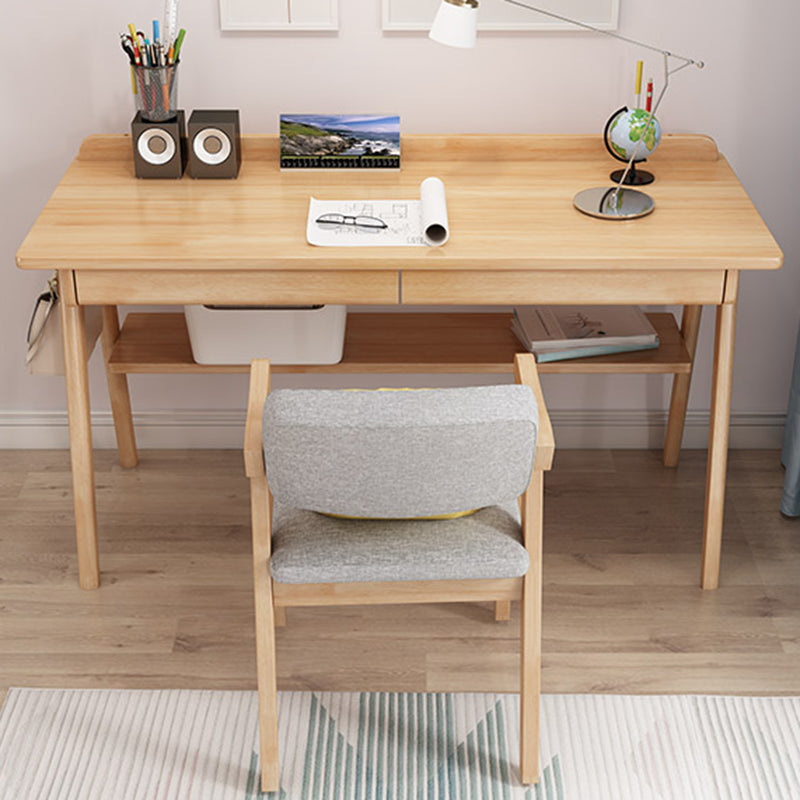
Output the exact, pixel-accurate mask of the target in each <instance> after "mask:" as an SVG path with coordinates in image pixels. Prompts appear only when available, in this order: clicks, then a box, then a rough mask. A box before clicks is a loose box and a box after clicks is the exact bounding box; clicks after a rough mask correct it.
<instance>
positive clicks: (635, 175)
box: [608, 159, 656, 186]
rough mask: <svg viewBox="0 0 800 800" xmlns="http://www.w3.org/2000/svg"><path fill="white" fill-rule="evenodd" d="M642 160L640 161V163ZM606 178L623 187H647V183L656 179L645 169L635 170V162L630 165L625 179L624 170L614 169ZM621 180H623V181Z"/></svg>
mask: <svg viewBox="0 0 800 800" xmlns="http://www.w3.org/2000/svg"><path fill="white" fill-rule="evenodd" d="M644 160H645V159H642V161H644ZM639 163H640V164H641V163H642V162H641V161H640V162H639ZM608 177H609V178H611V180H612V181H614V183H617V184H619V183H620V182H621V183H622V184H623V186H647V184H648V183H652V182H653V181H654V180H655V179H656V176H655V175H653V173H652V172H648V171H647V170H646V169H641V170H637V169H636V163H635V162H634V163H633V164H632V165H631V168H630V171H629V172H628V175H627V177H625V170H624V169H615V170H614V171H613V172H612V173H611V174H610V175H609V176H608ZM623 178H625V179H624V180H623Z"/></svg>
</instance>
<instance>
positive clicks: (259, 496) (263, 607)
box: [250, 475, 279, 792]
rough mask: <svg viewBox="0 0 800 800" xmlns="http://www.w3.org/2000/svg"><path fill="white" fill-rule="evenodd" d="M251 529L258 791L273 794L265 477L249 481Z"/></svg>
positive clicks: (274, 684)
mask: <svg viewBox="0 0 800 800" xmlns="http://www.w3.org/2000/svg"><path fill="white" fill-rule="evenodd" d="M250 511H251V515H252V526H253V589H254V596H255V606H256V607H255V611H256V673H257V678H258V734H259V748H260V749H259V753H260V756H261V791H262V792H276V791H278V789H279V775H278V675H277V668H276V666H275V606H274V603H273V600H272V576H271V575H270V574H269V562H268V560H269V554H270V544H271V533H272V513H271V498H270V495H269V490H268V489H267V479H266V476H263V475H261V476H257V477H253V478H251V479H250Z"/></svg>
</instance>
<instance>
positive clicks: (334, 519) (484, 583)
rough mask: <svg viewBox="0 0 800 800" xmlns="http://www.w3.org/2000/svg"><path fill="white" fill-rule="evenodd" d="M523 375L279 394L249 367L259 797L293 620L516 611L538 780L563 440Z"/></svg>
mask: <svg viewBox="0 0 800 800" xmlns="http://www.w3.org/2000/svg"><path fill="white" fill-rule="evenodd" d="M515 374H516V384H517V385H505V386H481V387H470V388H458V389H432V390H425V391H382V392H370V391H329V390H281V391H276V392H273V393H272V394H269V381H270V374H269V362H268V361H265V360H261V361H254V362H253V364H252V367H251V373H250V394H249V402H248V411H247V426H246V432H245V452H244V455H245V468H246V472H247V476H248V477H249V478H250V488H251V508H252V525H253V565H254V580H255V606H256V647H257V660H258V701H259V733H260V756H261V788H262V790H263V791H275V790H277V789H278V725H277V679H276V667H275V624H276V621H277V622H278V624H280V623H281V622H283V621H284V619H283V615H284V614H285V609H286V608H287V607H290V606H316V605H351V604H354V605H355V604H357V605H362V604H364V605H369V604H373V603H374V604H381V603H442V602H481V601H494V602H495V611H496V617H497V618H505V617H506V616H507V612H508V607H509V605H510V602H511V601H512V600H514V599H520V600H521V604H522V621H521V714H520V718H521V753H520V764H521V778H522V781H523V783H534V782H536V781H537V780H538V773H539V769H538V734H539V691H540V687H539V683H540V680H539V674H540V663H541V657H540V642H541V548H542V498H543V472H544V470H547V469H549V468H550V466H551V464H552V459H553V451H554V440H553V432H552V428H551V426H550V420H549V418H548V415H547V410H546V407H545V404H544V399H543V397H542V392H541V387H540V385H539V379H538V375H537V372H536V363H535V361H534V359H533V357H532V356H531V355H529V354H520V355H517V356H516V359H515ZM268 395H269V396H268ZM262 420H263V422H262ZM268 476H269V483H268ZM273 495H274V498H275V502H274V504H273ZM273 505H274V508H273ZM474 508H480V510H479V511H477V512H475V513H474V514H471V515H468V516H461V517H459V518H448V519H442V517H441V515H445V514H448V515H450V516H452V512H463V511H465V510H467V509H474ZM273 511H274V516H273ZM329 514H334V515H339V516H329ZM341 515H346V517H345V518H343V517H342V516H341ZM421 517H425V518H426V519H421ZM431 517H438V518H437V519H431ZM354 518H355V519H354ZM412 539H413V541H414V546H413V547H410V546H409V542H410V540H412ZM456 542H457V543H458V547H457V548H456V547H454V546H453V545H454V543H456ZM456 551H457V552H456ZM398 577H400V578H401V579H400V580H398Z"/></svg>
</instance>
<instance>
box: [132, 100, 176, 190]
mask: <svg viewBox="0 0 800 800" xmlns="http://www.w3.org/2000/svg"><path fill="white" fill-rule="evenodd" d="M131 133H132V135H133V163H134V166H135V168H136V177H137V178H180V177H181V176H182V175H183V171H184V169H185V168H186V117H185V116H184V113H183V111H178V112H177V115H176V116H175V117H173V118H172V119H168V120H165V121H164V122H150V121H149V120H147V119H145V118H144V117H143V116H142V112H141V111H140V112H138V113H137V114H136V116H135V117H134V118H133V122H132V123H131Z"/></svg>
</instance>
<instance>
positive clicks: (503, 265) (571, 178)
mask: <svg viewBox="0 0 800 800" xmlns="http://www.w3.org/2000/svg"><path fill="white" fill-rule="evenodd" d="M402 145H403V167H402V170H401V171H399V172H385V171H366V170H364V171H358V172H354V171H330V170H324V171H323V170H320V171H313V170H311V171H284V172H281V171H280V169H279V166H278V137H277V136H245V137H243V147H242V150H243V161H242V167H241V171H240V174H239V178H238V179H237V180H204V181H203V180H192V179H191V178H190V177H188V176H184V177H183V178H182V179H181V180H177V181H175V180H137V179H136V178H135V177H134V175H133V159H132V155H131V141H130V137H129V136H127V135H110V136H91V137H89V138H87V139H86V140H85V141H84V143H83V145H82V146H81V149H80V152H79V154H78V156H77V158H76V159H75V160H74V161H73V162H72V164H71V165H70V167H69V169H68V170H67V172H66V174H65V176H64V178H63V179H62V180H61V182H60V183H59V185H58V187H57V188H56V190H55V191H54V192H53V195H52V197H51V198H50V200H49V201H48V203H47V205H46V207H45V209H44V210H43V211H42V213H41V215H40V216H39V218H38V219H37V220H36V222H35V223H34V225H33V228H32V229H31V231H30V232H29V234H28V236H27V237H26V239H25V241H24V242H23V244H22V246H21V247H20V249H19V251H18V253H17V264H18V266H20V267H21V268H23V269H54V268H59V269H79V270H94V269H102V270H108V269H121V270H125V269H135V270H187V269H190V270H220V269H223V270H224V269H237V270H251V269H253V270H255V269H270V270H315V271H321V270H332V269H337V270H341V269H350V270H353V269H368V270H400V269H402V270H430V269H437V270H450V269H453V270H480V271H482V272H488V271H492V270H519V269H524V270H573V269H574V270H586V269H614V270H629V269H636V270H642V269H646V270H681V269H691V270H719V269H734V270H738V269H774V268H777V267H779V266H780V265H781V263H782V258H783V256H782V253H781V251H780V249H779V247H778V245H777V244H776V242H775V241H774V239H773V238H772V236H771V234H770V232H769V230H768V229H767V227H766V225H765V224H764V222H763V220H762V219H761V217H760V216H759V214H758V212H757V211H756V209H755V208H754V206H753V204H752V203H751V202H750V199H749V198H748V196H747V194H746V193H745V191H744V189H743V187H742V185H741V184H740V183H739V181H738V179H737V178H736V175H735V174H734V172H733V170H732V169H731V168H730V166H729V164H728V163H727V161H726V160H725V159H724V158H723V157H721V156H720V155H719V154H718V152H717V148H716V145H715V144H714V142H713V141H712V140H711V139H709V138H707V137H703V136H693V135H672V136H665V137H664V139H663V141H662V143H661V146H660V147H659V150H658V151H657V153H656V154H655V155H654V156H653V157H652V158H651V159H650V160H649V161H648V169H650V170H651V171H652V172H653V173H654V174H655V175H656V181H655V183H653V184H651V185H650V186H648V187H646V191H647V192H648V193H649V194H651V195H652V196H653V197H654V199H655V201H656V209H655V211H654V213H653V214H651V215H650V216H648V217H645V218H643V219H638V220H631V221H625V222H619V221H608V220H600V219H595V218H592V217H588V216H586V215H584V214H581V213H580V212H579V211H577V210H576V209H575V208H574V207H573V205H572V197H573V195H574V194H575V193H576V192H578V191H579V190H581V189H586V188H589V187H592V186H603V185H610V181H609V178H608V175H609V172H610V171H611V169H613V168H616V166H618V164H616V162H614V161H612V159H611V158H610V157H609V156H608V154H607V153H606V152H605V150H604V148H603V145H602V142H601V137H599V136H559V137H556V136H547V135H531V136H516V135H513V136H512V135H506V136H502V135H444V136H411V135H410V136H405V137H403V143H402ZM429 175H437V176H439V177H440V178H442V179H443V181H444V183H445V187H446V192H447V203H448V214H449V219H450V236H451V238H450V241H449V242H448V244H446V245H445V246H444V247H439V248H427V247H424V248H423V247H367V248H355V247H325V248H321V247H312V246H311V245H309V244H307V242H306V239H305V227H306V218H307V214H308V201H309V197H310V196H311V195H312V194H313V195H314V196H315V197H318V198H320V199H348V198H351V199H362V198H364V199H370V198H375V199H390V198H398V199H414V198H418V197H419V184H420V182H421V181H422V180H423V179H424V178H426V177H427V176H429Z"/></svg>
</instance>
